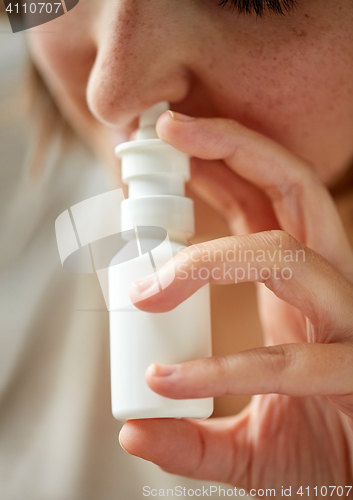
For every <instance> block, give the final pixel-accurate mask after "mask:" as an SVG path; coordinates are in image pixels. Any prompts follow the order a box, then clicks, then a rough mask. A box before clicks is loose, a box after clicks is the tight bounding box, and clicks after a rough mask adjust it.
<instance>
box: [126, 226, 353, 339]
mask: <svg viewBox="0 0 353 500" xmlns="http://www.w3.org/2000/svg"><path fill="white" fill-rule="evenodd" d="M174 274H175V276H174ZM173 276H174V279H173ZM158 277H159V280H160V283H167V282H168V283H170V282H171V283H170V285H169V286H167V287H166V288H164V289H163V290H161V291H160V292H159V293H157V294H155V295H152V296H150V295H151V293H150V292H149V288H148V284H149V280H148V279H147V278H145V279H144V280H141V281H139V282H135V284H134V285H133V286H132V287H131V291H130V296H131V300H132V301H133V302H134V303H135V304H136V306H137V307H138V308H139V309H142V310H148V311H151V312H164V311H169V310H170V309H173V308H174V307H176V306H177V305H178V304H180V303H181V302H183V301H184V300H186V299H187V298H188V297H190V296H191V295H192V294H193V293H195V292H196V291H197V290H198V289H199V288H201V287H202V286H203V285H205V284H206V282H211V283H214V284H227V283H239V282H245V281H256V282H260V283H264V284H265V285H266V287H267V288H269V289H270V290H271V291H272V292H273V293H274V294H275V295H276V296H277V297H278V298H280V299H282V300H284V301H285V302H287V303H288V304H290V305H292V306H294V307H296V308H297V309H299V310H300V311H301V312H302V313H303V314H304V315H305V316H307V317H308V318H309V320H310V321H311V323H312V324H313V325H316V326H318V328H319V332H320V335H322V336H323V335H324V334H325V341H329V340H330V339H336V340H337V339H345V338H347V334H348V332H351V326H352V324H353V310H352V303H353V286H352V285H351V284H350V283H349V282H348V281H347V280H346V279H345V278H344V277H343V276H342V275H341V274H340V273H339V272H338V271H337V270H335V268H334V267H333V266H332V265H331V264H330V263H329V262H328V261H327V260H325V259H324V258H323V257H321V256H320V255H318V254H317V253H316V252H314V251H313V250H311V249H309V248H307V247H305V245H303V244H301V243H300V242H298V241H297V240H295V238H293V237H292V236H290V235H288V234H287V233H285V232H283V231H266V232H263V233H256V234H251V235H245V236H232V237H227V238H219V239H218V240H213V241H210V242H207V243H201V244H197V245H192V246H190V247H188V248H186V249H185V250H183V251H182V252H180V253H179V254H177V255H176V256H175V257H174V259H173V260H171V261H169V262H168V263H167V264H165V265H164V266H163V267H162V268H161V269H160V270H159V271H158ZM154 283H155V277H154V276H153V280H152V286H153V284H154ZM319 341H321V338H320V339H319Z"/></svg>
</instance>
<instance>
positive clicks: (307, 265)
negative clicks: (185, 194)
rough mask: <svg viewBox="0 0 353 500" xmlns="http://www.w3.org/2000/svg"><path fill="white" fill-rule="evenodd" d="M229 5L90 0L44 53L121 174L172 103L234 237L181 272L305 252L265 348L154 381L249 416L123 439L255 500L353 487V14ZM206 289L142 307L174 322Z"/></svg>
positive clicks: (65, 105)
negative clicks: (128, 151)
mask: <svg viewBox="0 0 353 500" xmlns="http://www.w3.org/2000/svg"><path fill="white" fill-rule="evenodd" d="M216 3H217V2H212V0H205V1H195V2H194V1H193V2H191V1H189V0H185V1H182V2H180V1H179V2H177V3H175V2H172V1H170V2H169V1H162V0H153V1H152V0H151V1H150V2H145V1H142V0H141V1H138V0H135V1H131V0H126V1H121V2H112V1H110V0H104V1H100V2H98V1H94V0H91V1H90V0H86V1H85V0H81V3H80V4H79V5H78V7H77V8H75V9H74V10H73V11H72V13H71V14H69V15H68V16H67V19H65V17H66V16H63V18H60V19H57V20H55V21H53V22H52V26H53V29H56V30H57V31H56V33H54V34H53V35H50V34H48V35H46V37H45V39H44V37H40V36H38V35H37V36H36V35H34V34H33V35H32V36H30V37H29V38H30V46H31V51H32V54H33V58H34V60H35V62H36V64H37V65H38V67H39V69H40V71H41V72H42V74H43V76H44V78H45V80H46V82H47V84H48V86H49V88H50V89H51V91H52V93H53V95H54V96H55V98H56V100H57V102H58V104H59V106H60V108H61V110H62V111H63V113H64V114H65V115H66V116H67V118H68V120H69V121H70V123H71V124H72V126H73V127H74V128H75V129H76V130H77V131H78V133H80V134H81V136H82V137H84V138H85V139H86V140H87V141H89V142H90V143H91V144H93V146H94V148H95V149H96V151H97V152H98V153H99V154H100V155H101V156H104V157H105V158H106V160H107V162H109V163H110V162H112V161H113V160H112V155H111V153H110V152H111V151H112V147H111V146H109V147H108V145H110V144H112V135H113V134H114V137H115V139H114V140H115V142H118V137H120V138H119V140H120V141H122V140H124V139H125V138H126V136H127V135H129V134H130V133H131V132H133V130H134V129H135V128H136V125H137V119H138V116H139V114H140V113H141V112H142V111H143V110H144V109H147V108H148V107H149V106H151V105H153V104H155V103H157V102H159V101H162V100H167V101H169V102H170V103H171V109H172V110H173V111H175V112H174V113H172V114H171V113H166V114H164V115H163V116H162V117H161V118H160V119H159V121H158V124H157V131H158V134H159V136H160V137H161V138H162V139H163V140H165V141H166V142H168V143H170V144H172V145H173V146H175V147H176V148H178V149H180V150H182V151H184V152H186V153H188V154H190V155H191V156H192V157H193V160H192V180H191V182H190V186H189V187H190V192H192V190H193V191H194V192H196V193H197V194H198V196H199V197H201V198H202V199H203V202H205V203H207V204H208V205H209V206H210V207H211V208H212V209H213V211H214V219H213V220H216V221H217V215H216V214H218V215H219V216H221V217H223V219H225V220H226V221H227V224H228V227H229V234H230V236H228V237H227V238H220V239H217V240H214V241H211V242H207V241H205V242H204V243H202V244H198V245H193V246H191V247H189V248H188V249H187V250H185V251H183V252H182V254H181V255H180V256H179V257H176V258H175V264H178V263H179V264H180V263H181V261H182V260H183V263H184V264H185V262H186V266H187V267H188V266H189V268H190V266H191V265H192V264H193V265H196V266H197V265H198V264H195V262H192V260H191V252H195V253H194V254H193V257H195V255H198V256H199V257H202V255H203V253H205V252H206V251H209V252H212V251H214V250H216V249H219V248H221V249H223V251H226V250H227V248H230V247H233V245H234V244H235V243H236V244H238V245H243V248H247V249H253V250H254V251H256V250H259V249H260V250H265V251H266V250H268V249H270V250H274V249H279V248H280V247H281V248H282V249H283V248H284V249H287V250H298V249H301V250H304V252H305V262H294V263H293V262H292V263H290V264H288V263H287V264H286V267H291V269H292V272H293V276H292V278H291V279H288V280H286V279H276V277H275V276H273V275H271V276H269V277H267V278H266V279H259V281H261V283H260V282H259V283H258V284H257V288H258V298H259V303H258V304H259V305H258V307H259V314H260V318H261V323H262V327H263V332H264V344H265V347H259V348H257V349H254V350H248V351H245V352H241V353H239V352H238V353H236V354H227V355H224V356H215V357H213V358H209V359H205V360H197V361H193V362H189V363H185V364H182V365H177V366H176V367H163V366H156V365H153V366H151V367H150V368H149V369H148V371H147V373H146V380H147V383H148V384H149V386H150V387H151V388H152V389H153V390H154V391H156V392H158V393H160V394H162V395H164V396H167V397H172V398H198V397H206V396H219V395H224V394H251V395H254V397H253V399H252V401H251V403H250V405H249V406H248V407H247V408H246V409H245V410H244V411H243V412H242V413H241V414H240V415H236V416H231V417H226V418H216V419H210V420H208V421H202V422H192V421H188V420H173V419H156V420H153V419H152V420H138V421H130V422H128V423H127V424H125V426H124V427H123V429H122V431H121V433H120V441H121V444H122V446H123V447H124V448H125V449H126V450H127V451H128V452H129V453H132V454H134V455H137V456H140V457H142V458H145V459H147V460H151V461H153V462H154V463H156V464H158V465H159V466H161V467H162V468H163V469H164V470H166V471H168V472H172V473H176V474H180V475H185V476H190V477H195V478H200V479H205V480H206V479H207V480H218V481H223V482H226V483H230V484H232V485H236V486H238V487H243V488H247V489H248V490H250V489H252V488H255V489H257V488H277V489H278V491H279V488H280V486H281V485H285V486H292V488H293V489H295V488H297V487H299V486H301V485H304V486H308V485H310V486H321V485H327V486H329V485H336V486H339V485H340V486H345V485H351V484H352V481H353V462H352V453H353V307H352V304H353V286H352V282H353V254H352V248H351V246H350V243H349V241H348V238H347V234H346V232H345V229H344V228H343V225H342V223H341V220H340V217H339V215H338V212H337V210H336V207H335V205H334V203H333V201H332V199H331V197H330V195H329V192H328V186H329V185H330V184H331V183H333V182H334V181H335V180H336V179H338V178H339V177H340V176H341V175H342V174H343V173H344V172H345V171H346V170H347V168H348V165H349V164H350V162H351V161H352V159H353V30H352V26H353V3H352V2H351V1H350V0H312V1H309V0H308V1H302V2H301V3H300V5H299V4H298V6H297V9H296V10H295V11H294V12H292V13H289V14H288V15H286V16H285V17H278V16H276V15H274V14H269V13H268V14H267V15H266V16H264V17H263V18H262V19H257V20H256V18H255V17H254V16H250V17H249V16H241V15H239V14H237V13H236V12H235V13H232V12H231V11H229V10H227V9H226V10H221V9H219V8H218V7H217V5H216ZM68 26H69V27H71V28H75V32H72V33H70V32H69V31H68ZM37 29H38V28H37ZM43 29H44V28H43ZM64 33H65V36H63V35H64ZM58 34H59V36H58ZM60 35H62V36H60ZM78 41H79V43H78ZM178 112H179V113H184V114H186V115H190V116H192V117H194V116H196V117H198V118H196V119H192V120H189V119H185V118H184V117H183V116H181V115H180V114H179V113H178ZM199 117H203V118H199ZM114 165H115V163H114ZM204 224H205V225H206V224H209V225H210V226H211V227H212V225H213V224H214V222H212V220H211V219H209V220H207V221H205V222H204ZM206 239H207V238H206ZM267 264H270V263H269V262H268V263H267ZM276 264H277V266H278V268H279V269H280V268H281V266H283V263H281V262H279V261H278V262H276ZM203 265H204V264H203ZM219 265H220V262H219V261H217V259H216V258H215V259H214V260H213V262H209V263H208V264H207V266H208V268H209V270H210V271H212V270H214V269H216V268H217V266H218V267H219ZM230 265H231V264H230ZM232 265H233V266H234V267H235V266H236V267H241V264H240V263H233V264H232ZM259 266H264V263H263V262H262V263H261V264H259ZM269 267H273V263H272V262H271V265H269ZM176 268H177V270H178V265H177V266H176ZM184 269H185V267H184ZM165 272H168V268H166V269H165ZM176 278H178V271H177V276H176ZM226 282H227V279H224V280H219V279H214V280H213V283H214V284H220V283H222V284H224V283H226ZM203 284H204V281H202V280H200V279H198V280H197V279H196V280H195V279H191V278H190V279H188V280H178V279H175V280H174V282H173V283H172V284H171V285H170V286H169V287H168V288H167V289H165V290H164V291H163V292H162V293H159V294H157V295H155V296H153V297H150V298H144V295H143V293H144V292H141V294H140V295H139V292H138V289H137V288H136V287H135V289H133V290H132V292H131V293H132V294H133V297H134V299H135V300H139V303H138V305H139V307H141V308H142V309H144V310H148V311H152V312H153V311H167V310H169V309H171V308H173V307H175V306H176V305H177V304H179V303H180V302H182V301H183V300H185V299H186V298H187V297H189V296H190V295H191V294H192V293H193V292H195V291H196V289H197V288H198V287H200V286H202V285H203ZM145 293H146V292H145ZM234 328H236V325H235V326H234ZM220 334H221V332H220ZM237 334H239V332H237ZM214 335H217V332H214ZM335 495H336V494H334V495H333V496H332V497H333V498H335ZM337 498H338V497H337Z"/></svg>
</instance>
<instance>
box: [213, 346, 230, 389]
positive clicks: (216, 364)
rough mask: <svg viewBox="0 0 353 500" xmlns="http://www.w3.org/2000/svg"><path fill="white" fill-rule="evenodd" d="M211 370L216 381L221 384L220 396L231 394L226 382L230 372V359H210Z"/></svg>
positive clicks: (222, 356)
mask: <svg viewBox="0 0 353 500" xmlns="http://www.w3.org/2000/svg"><path fill="white" fill-rule="evenodd" d="M211 360H212V364H213V369H214V370H215V375H216V377H217V379H218V380H221V381H222V382H223V389H222V395H227V394H232V392H231V390H230V384H229V383H228V382H227V381H228V379H229V375H230V372H231V366H230V359H229V357H228V356H226V355H220V356H214V357H213V358H211Z"/></svg>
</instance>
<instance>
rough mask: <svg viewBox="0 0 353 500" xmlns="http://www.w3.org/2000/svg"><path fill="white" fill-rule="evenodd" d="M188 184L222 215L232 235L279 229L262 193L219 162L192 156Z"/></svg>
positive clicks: (270, 207)
mask: <svg viewBox="0 0 353 500" xmlns="http://www.w3.org/2000/svg"><path fill="white" fill-rule="evenodd" d="M188 186H189V187H190V188H191V189H192V190H193V191H194V193H196V194H197V195H198V196H199V197H200V198H202V199H203V200H204V201H205V202H206V203H208V204H209V205H210V206H212V208H213V209H214V210H215V211H216V212H218V213H219V214H220V215H222V217H224V218H225V220H226V221H227V223H228V226H229V228H230V230H231V232H232V234H248V233H257V232H260V231H267V230H271V229H280V226H279V223H278V221H277V219H276V217H275V214H274V212H273V208H272V205H271V202H270V200H269V199H268V197H267V196H266V195H265V193H264V192H263V191H261V190H260V189H259V188H257V187H256V186H254V185H253V184H251V183H250V182H248V181H246V180H245V179H243V178H242V177H240V176H239V175H237V174H236V173H235V172H234V171H231V170H230V169H229V167H227V166H226V165H225V163H224V162H223V161H220V160H213V161H212V160H211V161H208V160H201V159H199V158H195V157H194V158H192V159H191V180H190V181H189V183H188Z"/></svg>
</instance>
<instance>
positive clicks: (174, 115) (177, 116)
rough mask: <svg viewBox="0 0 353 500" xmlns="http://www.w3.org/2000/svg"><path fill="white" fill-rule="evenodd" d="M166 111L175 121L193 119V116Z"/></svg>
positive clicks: (189, 120) (190, 120)
mask: <svg viewBox="0 0 353 500" xmlns="http://www.w3.org/2000/svg"><path fill="white" fill-rule="evenodd" d="M168 113H169V114H170V116H171V117H172V118H173V120H175V121H176V122H192V121H193V120H195V118H194V117H193V116H188V115H183V114H181V113H177V112H176V111H170V110H169V111H168Z"/></svg>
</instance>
